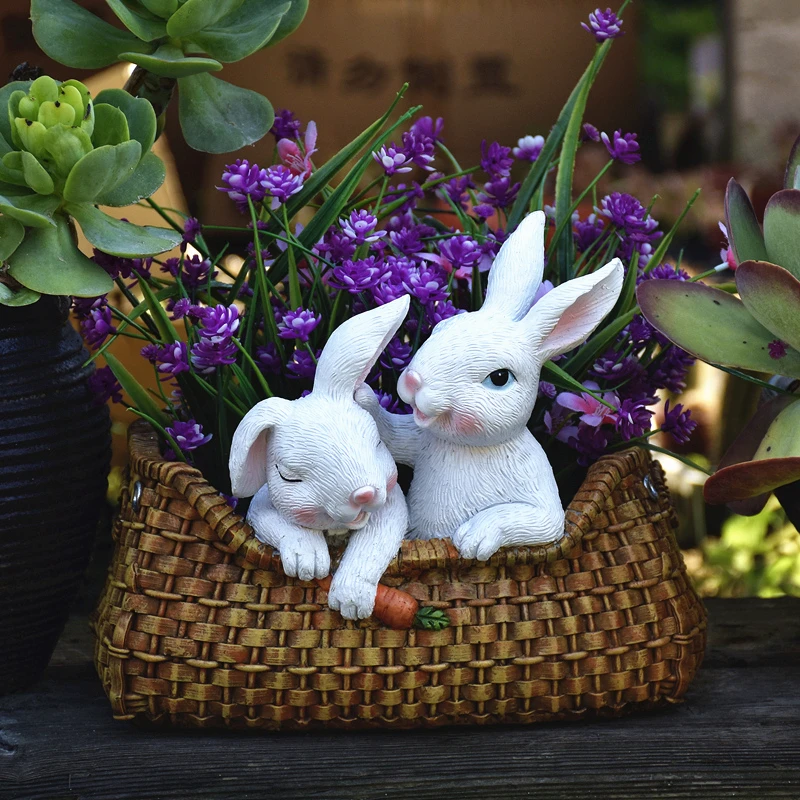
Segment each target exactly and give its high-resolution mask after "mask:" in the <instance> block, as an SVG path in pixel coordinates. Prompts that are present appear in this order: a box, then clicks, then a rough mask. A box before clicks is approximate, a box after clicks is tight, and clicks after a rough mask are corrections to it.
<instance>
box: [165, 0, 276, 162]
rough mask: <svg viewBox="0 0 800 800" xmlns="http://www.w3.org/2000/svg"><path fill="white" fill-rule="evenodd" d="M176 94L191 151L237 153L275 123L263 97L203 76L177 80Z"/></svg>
mask: <svg viewBox="0 0 800 800" xmlns="http://www.w3.org/2000/svg"><path fill="white" fill-rule="evenodd" d="M186 5H188V3H187V4H186ZM183 8H186V6H183ZM178 90H179V92H180V95H179V105H178V109H179V112H180V121H181V130H182V131H183V136H184V138H185V139H186V143H187V144H188V145H189V147H191V148H193V149H194V150H200V151H202V152H204V153H229V152H231V151H232V150H239V149H240V148H242V147H245V146H246V145H248V144H253V142H257V141H258V140H259V139H260V138H261V137H262V136H264V135H265V134H266V133H267V131H268V130H269V129H270V128H271V127H272V123H273V122H274V120H275V114H274V112H273V110H272V105H271V104H270V102H269V100H267V98H266V97H263V96H262V95H260V94H258V92H253V91H251V90H250V89H242V88H241V87H240V86H234V85H233V84H231V83H227V82H226V81H223V80H220V79H219V78H215V77H213V76H212V75H209V74H207V73H206V74H203V75H192V76H190V77H188V78H179V79H178Z"/></svg>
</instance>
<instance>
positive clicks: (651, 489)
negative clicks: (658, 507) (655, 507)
mask: <svg viewBox="0 0 800 800" xmlns="http://www.w3.org/2000/svg"><path fill="white" fill-rule="evenodd" d="M642 483H643V484H644V488H645V489H647V493H648V494H649V495H650V497H652V498H653V500H658V489H656V487H655V486H653V479H652V478H651V477H650V476H649V475H645V476H644V480H643V481H642Z"/></svg>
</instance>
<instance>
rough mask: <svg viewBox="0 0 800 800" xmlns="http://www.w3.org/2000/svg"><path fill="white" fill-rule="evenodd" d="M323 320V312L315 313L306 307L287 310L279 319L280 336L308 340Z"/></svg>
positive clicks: (302, 340)
mask: <svg viewBox="0 0 800 800" xmlns="http://www.w3.org/2000/svg"><path fill="white" fill-rule="evenodd" d="M320 322H322V314H314V312H313V311H310V310H307V309H305V308H296V309H295V310H294V311H287V312H286V313H285V314H283V315H282V316H281V318H280V319H279V320H278V336H280V337H281V339H299V340H300V341H301V342H307V341H308V337H309V336H310V335H311V333H312V331H313V330H314V329H315V328H316V327H317V325H319V323H320Z"/></svg>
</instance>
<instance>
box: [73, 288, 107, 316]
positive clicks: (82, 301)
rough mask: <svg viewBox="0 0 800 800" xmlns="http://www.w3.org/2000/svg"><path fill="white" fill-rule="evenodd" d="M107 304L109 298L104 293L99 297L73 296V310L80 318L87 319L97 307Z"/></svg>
mask: <svg viewBox="0 0 800 800" xmlns="http://www.w3.org/2000/svg"><path fill="white" fill-rule="evenodd" d="M106 305H108V300H107V296H106V295H104V294H103V295H99V296H98V297H73V298H72V312H73V313H74V314H75V316H76V317H77V318H78V319H79V320H84V319H86V318H87V317H88V316H89V315H90V314H91V313H92V311H94V310H95V309H96V308H102V307H103V306H106Z"/></svg>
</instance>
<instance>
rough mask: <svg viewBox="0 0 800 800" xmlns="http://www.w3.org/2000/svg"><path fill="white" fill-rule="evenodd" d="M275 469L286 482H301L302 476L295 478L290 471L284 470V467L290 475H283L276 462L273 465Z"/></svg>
mask: <svg viewBox="0 0 800 800" xmlns="http://www.w3.org/2000/svg"><path fill="white" fill-rule="evenodd" d="M275 469H276V470H277V471H278V475H280V476H281V478H283V480H285V481H286V483H301V482H302V480H303V479H302V478H295V477H294V476H293V475H292V473H290V472H288V470H286V468H285V467H284V470H286V471H287V473H288V475H291V477H287V475H284V474H283V472H282V471H281V468H280V467H279V466H278V465H277V464H276V465H275Z"/></svg>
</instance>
